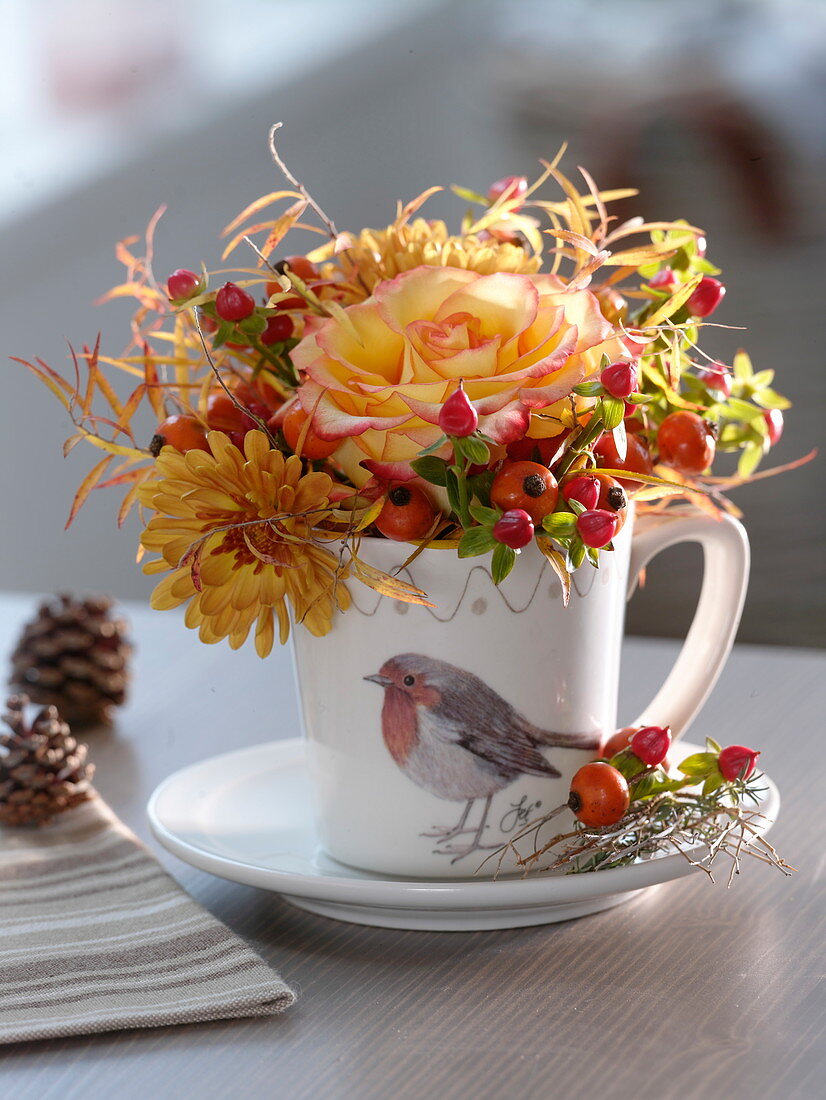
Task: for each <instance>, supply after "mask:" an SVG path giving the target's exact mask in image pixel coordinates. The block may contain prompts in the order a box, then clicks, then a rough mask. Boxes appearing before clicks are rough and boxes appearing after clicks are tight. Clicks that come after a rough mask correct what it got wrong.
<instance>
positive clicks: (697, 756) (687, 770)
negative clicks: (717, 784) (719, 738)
mask: <svg viewBox="0 0 826 1100" xmlns="http://www.w3.org/2000/svg"><path fill="white" fill-rule="evenodd" d="M679 770H680V771H681V772H682V773H683V775H690V776H692V777H693V778H697V779H703V778H705V776H707V775H712V774H713V773H714V772H716V771H717V754H716V753H713V752H695V753H694V755H693V756H687V757H686V758H685V760H683V762H682V764H680V765H679Z"/></svg>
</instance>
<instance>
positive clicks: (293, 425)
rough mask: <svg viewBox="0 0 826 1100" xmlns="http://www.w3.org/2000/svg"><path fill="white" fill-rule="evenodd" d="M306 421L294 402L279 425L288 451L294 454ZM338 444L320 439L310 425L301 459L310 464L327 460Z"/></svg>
mask: <svg viewBox="0 0 826 1100" xmlns="http://www.w3.org/2000/svg"><path fill="white" fill-rule="evenodd" d="M307 420H308V416H307V413H306V412H305V411H304V410H303V409H302V407H301V405H299V403H298V402H297V401H296V402H295V403H294V404H293V406H292V408H291V409H290V411H289V412H288V413H287V415H286V416H285V417H284V420H283V421H282V423H281V430H282V431H283V432H284V438H285V439H286V440H287V445H288V446H289V448H290V450H291V451H295V452H296V454H298V451H297V450H296V448H297V447H298V440H299V438H300V436H301V433H302V431H303V429H304V425H305V424H306V423H307ZM340 443H341V440H340V439H322V438H321V437H320V436H318V435H316V433H315V431H314V430H313V427H312V425H310V427H309V428H308V429H307V433H306V435H305V436H304V442H303V443H302V445H301V455H302V457H303V458H308V459H309V460H310V461H311V462H315V461H317V460H318V459H322V458H329V457H330V455H331V454H332V453H333V452H334V451H335V450H337V449H338V446H339V444H340Z"/></svg>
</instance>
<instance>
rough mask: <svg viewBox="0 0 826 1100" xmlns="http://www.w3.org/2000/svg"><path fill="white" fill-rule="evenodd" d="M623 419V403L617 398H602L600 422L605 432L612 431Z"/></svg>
mask: <svg viewBox="0 0 826 1100" xmlns="http://www.w3.org/2000/svg"><path fill="white" fill-rule="evenodd" d="M624 418H625V402H624V401H621V400H620V398H619V397H603V399H602V422H603V424H604V425H605V430H606V431H609V432H610V431H613V430H614V428H616V426H617V425H618V424H621V423H622V421H623V419H624Z"/></svg>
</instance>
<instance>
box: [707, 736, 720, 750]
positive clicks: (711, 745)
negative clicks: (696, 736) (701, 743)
mask: <svg viewBox="0 0 826 1100" xmlns="http://www.w3.org/2000/svg"><path fill="white" fill-rule="evenodd" d="M706 748H707V749H708V751H709V752H716V753H721V752H722V751H723V747H722V745H720V744H719V743H718V742H717V741H715V740H714V738H713V737H707V738H706Z"/></svg>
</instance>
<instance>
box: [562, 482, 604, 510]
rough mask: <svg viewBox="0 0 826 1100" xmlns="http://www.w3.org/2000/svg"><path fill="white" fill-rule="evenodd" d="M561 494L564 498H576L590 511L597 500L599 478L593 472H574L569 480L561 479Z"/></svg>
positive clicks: (594, 506)
mask: <svg viewBox="0 0 826 1100" xmlns="http://www.w3.org/2000/svg"><path fill="white" fill-rule="evenodd" d="M562 495H563V496H564V497H565V499H566V500H578V501H579V503H580V504H581V505H582V506H583V507H584V508H586V509H587V510H588V511H591V510H593V509H594V508H596V506H597V502H598V501H599V480H598V479H597V478H595V477H594V475H593V474H574V476H573V477H572V478H571V479H570V481H563V483H562Z"/></svg>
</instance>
